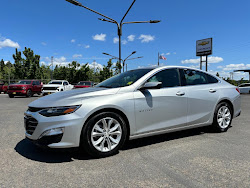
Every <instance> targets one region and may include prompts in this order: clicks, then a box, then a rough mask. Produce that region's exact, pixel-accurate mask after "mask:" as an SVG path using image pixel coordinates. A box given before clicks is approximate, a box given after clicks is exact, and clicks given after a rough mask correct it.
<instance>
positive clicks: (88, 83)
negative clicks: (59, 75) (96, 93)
mask: <svg viewBox="0 0 250 188" xmlns="http://www.w3.org/2000/svg"><path fill="white" fill-rule="evenodd" d="M77 85H81V86H90V85H91V82H79V83H78V84H77Z"/></svg>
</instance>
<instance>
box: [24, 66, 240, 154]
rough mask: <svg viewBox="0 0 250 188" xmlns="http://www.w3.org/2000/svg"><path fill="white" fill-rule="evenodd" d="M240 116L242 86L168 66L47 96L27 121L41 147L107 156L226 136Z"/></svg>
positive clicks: (35, 104)
mask: <svg viewBox="0 0 250 188" xmlns="http://www.w3.org/2000/svg"><path fill="white" fill-rule="evenodd" d="M240 113H241V107H240V93H239V89H238V88H237V87H235V86H232V85H230V84H229V83H227V82H225V81H223V80H221V79H220V78H218V77H215V76H213V75H210V74H208V73H207V72H203V71H200V70H196V69H191V68H188V67H177V66H169V67H158V68H142V69H136V70H131V71H128V72H125V73H122V74H119V75H117V76H114V77H112V78H110V79H108V80H105V81H104V82H102V83H100V84H98V85H97V86H96V87H94V88H85V89H78V90H71V91H64V92H60V93H56V94H53V95H49V96H46V97H42V98H40V99H38V100H36V101H34V102H32V103H30V104H29V107H28V110H27V111H26V112H25V117H24V119H25V129H26V138H27V139H29V140H31V141H32V142H34V143H36V144H37V145H41V146H46V147H49V148H69V147H80V148H82V149H85V150H86V151H87V152H88V153H89V154H91V155H93V156H98V157H105V156H110V155H113V154H115V153H117V152H118V151H119V149H120V148H121V147H122V145H123V144H124V143H125V141H126V140H128V139H136V138H141V137H146V136H152V135H158V134H163V133H167V132H173V131H178V130H184V129H190V128H194V127H201V126H211V128H213V129H215V130H216V131H218V132H225V131H227V129H228V128H229V127H230V125H231V122H232V119H233V118H235V117H237V116H239V115H240ZM166 136H167V135H166Z"/></svg>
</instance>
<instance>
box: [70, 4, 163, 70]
mask: <svg viewBox="0 0 250 188" xmlns="http://www.w3.org/2000/svg"><path fill="white" fill-rule="evenodd" d="M66 1H68V2H69V3H71V4H74V5H76V6H80V7H83V8H85V9H87V10H89V11H91V12H94V13H96V14H98V15H100V16H102V17H104V18H107V19H108V20H106V19H104V18H98V19H99V20H101V21H105V22H110V23H115V24H116V25H117V30H118V38H119V63H120V65H121V60H122V58H121V36H122V26H123V24H133V23H159V22H160V20H149V21H133V22H123V20H124V19H125V17H126V16H127V14H128V12H129V11H130V9H131V8H132V6H133V5H134V3H135V1H136V0H134V1H133V2H132V4H131V5H130V7H129V8H128V10H127V12H126V13H125V15H124V16H123V18H122V19H121V21H120V23H118V22H117V21H116V20H114V19H112V18H110V17H108V16H105V15H104V14H101V13H99V12H97V11H95V10H92V9H90V8H88V7H86V6H84V5H82V4H81V3H79V2H78V1H76V0H66ZM120 72H121V69H120Z"/></svg>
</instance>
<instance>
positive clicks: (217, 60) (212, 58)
mask: <svg viewBox="0 0 250 188" xmlns="http://www.w3.org/2000/svg"><path fill="white" fill-rule="evenodd" d="M204 60H205V59H203V61H204ZM222 61H223V58H222V57H217V56H216V57H215V56H210V57H208V63H220V62H222ZM181 63H182V64H190V63H191V64H195V63H200V59H199V58H198V59H186V60H182V61H181Z"/></svg>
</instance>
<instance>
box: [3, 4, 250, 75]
mask: <svg viewBox="0 0 250 188" xmlns="http://www.w3.org/2000/svg"><path fill="white" fill-rule="evenodd" d="M79 1H80V2H81V3H82V4H84V5H85V6H88V7H90V8H92V9H94V10H97V11H99V12H101V13H103V14H105V15H107V16H109V17H111V18H113V19H115V20H117V21H119V20H120V19H121V18H122V17H123V15H124V13H125V12H126V10H127V9H128V7H129V6H130V4H131V3H132V0H126V1H125V0H108V1H103V0H79ZM0 7H1V11H0V23H1V29H0V59H4V60H5V61H11V62H13V58H12V54H13V53H14V52H15V47H18V48H19V50H24V47H29V48H31V49H32V50H34V52H35V53H36V54H39V55H41V62H42V63H46V64H50V62H49V60H50V57H51V56H54V59H55V63H58V64H59V63H60V64H61V65H64V64H67V63H68V62H71V61H73V60H77V61H78V62H79V63H87V62H88V63H90V64H93V61H94V60H95V61H96V62H97V63H98V64H100V66H101V65H104V64H106V62H107V61H108V57H107V56H105V55H103V54H102V53H103V52H106V53H109V54H112V55H114V56H118V43H117V42H116V39H115V38H116V37H117V28H116V25H114V24H112V23H108V22H102V21H99V20H98V18H100V16H98V15H96V14H94V13H92V12H90V11H88V10H86V9H83V8H81V7H76V6H74V5H72V4H70V3H68V2H66V1H65V0H53V1H52V0H42V1H39V0H36V1H34V0H33V1H32V0H22V1H20V0H8V1H1V2H0ZM249 8H250V1H249V0H238V1H235V0H210V1H198V0H175V1H173V0H171V1H170V0H154V1H150V0H137V1H136V2H135V4H134V6H133V8H132V9H131V11H130V12H129V14H128V15H127V17H126V19H125V21H144V20H145V21H146V20H151V19H152V20H154V19H155V20H161V23H158V24H130V25H124V27H123V36H122V40H123V45H122V58H125V57H127V56H128V55H129V54H130V53H131V52H132V51H137V53H136V54H134V55H133V56H131V58H132V57H138V56H143V57H144V58H142V59H137V60H134V61H127V63H128V68H129V69H133V68H137V67H139V66H151V65H154V64H156V63H157V53H158V52H160V54H164V56H165V57H166V58H167V60H166V61H164V60H161V61H160V63H162V64H164V65H184V66H191V67H199V61H198V60H197V58H198V57H196V55H195V50H196V48H195V45H196V40H199V39H204V38H210V37H212V38H213V54H212V56H210V58H209V71H210V72H211V73H216V72H219V73H220V75H221V76H224V77H227V76H228V77H229V72H232V71H233V70H235V69H239V68H240V69H243V68H249V69H250V12H249ZM241 77H245V78H248V76H247V75H246V74H244V73H235V74H234V79H240V78H241Z"/></svg>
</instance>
